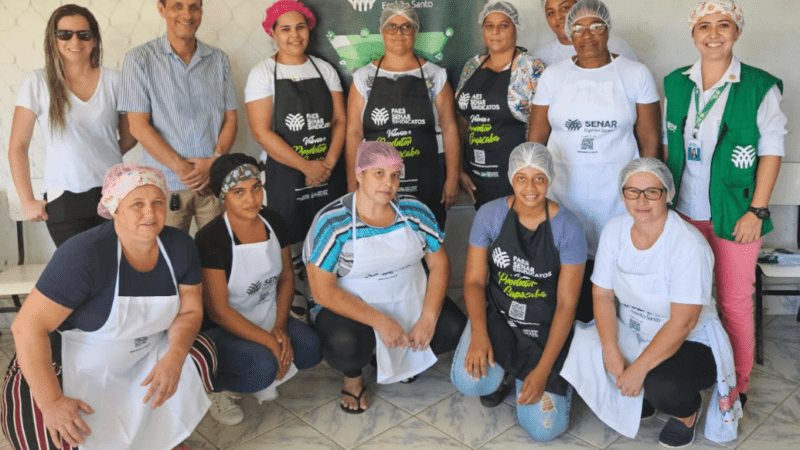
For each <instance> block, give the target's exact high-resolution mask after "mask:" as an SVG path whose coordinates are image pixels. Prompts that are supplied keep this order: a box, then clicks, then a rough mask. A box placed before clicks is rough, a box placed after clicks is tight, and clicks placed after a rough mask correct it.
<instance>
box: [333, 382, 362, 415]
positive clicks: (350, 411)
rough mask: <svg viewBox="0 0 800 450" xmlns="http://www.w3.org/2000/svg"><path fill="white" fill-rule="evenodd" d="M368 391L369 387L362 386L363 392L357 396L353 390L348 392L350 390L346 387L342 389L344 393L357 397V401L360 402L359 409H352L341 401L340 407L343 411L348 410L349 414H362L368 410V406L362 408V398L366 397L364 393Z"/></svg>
mask: <svg viewBox="0 0 800 450" xmlns="http://www.w3.org/2000/svg"><path fill="white" fill-rule="evenodd" d="M366 392H367V387H366V386H362V387H361V392H359V394H358V396H356V395H355V394H353V393H352V392H348V391H345V390H344V389H342V395H347V396H350V397H353V398H354V399H356V402H357V403H358V409H350V408H348V407H347V406H344V405H343V404H341V403H339V407H340V408H342V411H344V412H346V413H347V414H361V413H363V412H364V411H366V410H367V408H362V407H361V398H362V397H364V394H365V393H366Z"/></svg>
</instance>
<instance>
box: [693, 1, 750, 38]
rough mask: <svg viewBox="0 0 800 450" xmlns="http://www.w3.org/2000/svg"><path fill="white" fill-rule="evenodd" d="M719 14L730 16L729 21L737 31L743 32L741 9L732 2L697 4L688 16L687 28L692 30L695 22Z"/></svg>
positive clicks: (704, 2) (703, 2)
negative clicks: (734, 25)
mask: <svg viewBox="0 0 800 450" xmlns="http://www.w3.org/2000/svg"><path fill="white" fill-rule="evenodd" d="M719 12H721V13H722V14H727V15H729V16H731V19H732V20H733V21H734V22H735V23H736V26H738V27H739V31H743V30H744V13H743V11H742V7H741V6H739V5H737V4H736V3H735V2H733V0H704V1H701V2H699V3H698V4H697V6H695V7H694V9H693V10H692V14H691V15H689V28H691V29H694V26H695V25H697V22H699V21H700V19H702V18H703V17H705V16H707V15H709V14H716V13H719Z"/></svg>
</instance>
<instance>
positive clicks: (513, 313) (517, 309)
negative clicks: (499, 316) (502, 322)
mask: <svg viewBox="0 0 800 450" xmlns="http://www.w3.org/2000/svg"><path fill="white" fill-rule="evenodd" d="M527 309H528V306H527V305H524V304H522V303H517V302H515V301H513V300H512V301H511V307H510V308H508V317H511V318H512V319H517V320H525V311H527Z"/></svg>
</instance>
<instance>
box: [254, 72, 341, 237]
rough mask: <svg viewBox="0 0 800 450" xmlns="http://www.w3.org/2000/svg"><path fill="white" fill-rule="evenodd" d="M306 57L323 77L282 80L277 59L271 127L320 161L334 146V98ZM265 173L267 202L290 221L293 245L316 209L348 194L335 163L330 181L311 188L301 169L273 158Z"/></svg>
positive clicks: (299, 150) (304, 154)
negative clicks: (332, 121) (332, 126)
mask: <svg viewBox="0 0 800 450" xmlns="http://www.w3.org/2000/svg"><path fill="white" fill-rule="evenodd" d="M308 60H309V61H311V64H312V65H313V66H314V69H315V70H316V71H317V73H318V74H319V78H311V79H308V80H301V81H292V80H289V79H282V80H279V79H278V73H277V72H278V63H277V61H276V62H275V70H274V71H273V79H274V80H275V101H274V106H273V114H272V129H273V130H274V131H275V133H277V134H278V135H279V136H280V137H281V138H283V140H284V141H286V143H287V144H289V146H291V147H292V148H294V150H295V151H296V152H297V153H298V154H299V155H300V156H302V157H303V158H305V159H307V160H309V161H321V160H323V159H325V156H326V155H327V154H328V150H329V147H330V144H331V135H332V131H331V120H332V119H333V98H332V97H331V92H330V90H329V89H328V85H327V83H325V79H324V78H322V73H321V72H320V71H319V69H318V68H317V65H316V64H314V60H313V59H311V58H310V57H309V58H308ZM278 118H281V119H282V120H278ZM265 176H266V189H267V204H268V205H269V207H270V208H272V209H274V210H276V211H278V212H279V213H280V214H281V216H283V218H284V219H286V223H290V224H292V226H291V227H290V228H289V238H290V242H291V243H296V242H300V241H302V240H303V239H305V237H306V233H307V232H308V229H309V227H311V222H312V221H313V220H314V216H315V215H316V214H317V211H319V210H320V209H321V208H322V207H323V206H325V205H327V204H328V203H330V202H331V201H333V200H334V199H337V198H339V197H340V196H342V195H343V194H344V193H345V184H344V183H345V177H344V167H343V166H342V164H336V167H335V168H334V169H333V173H331V177H330V179H329V180H328V182H327V183H323V184H320V185H319V186H315V187H313V188H312V187H308V186H306V176H305V175H303V172H300V171H299V170H296V169H293V168H291V167H289V166H286V165H283V164H281V163H279V162H278V161H276V160H275V159H274V158H267V163H266V174H265Z"/></svg>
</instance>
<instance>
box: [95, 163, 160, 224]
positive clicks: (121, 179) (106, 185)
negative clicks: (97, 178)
mask: <svg viewBox="0 0 800 450" xmlns="http://www.w3.org/2000/svg"><path fill="white" fill-rule="evenodd" d="M147 185H153V186H155V187H157V188H159V189H161V191H163V192H164V197H169V188H168V187H167V180H166V178H164V174H163V173H162V172H161V171H160V170H158V169H155V168H153V167H146V166H139V165H136V164H131V163H122V164H117V165H115V166H113V167H112V168H110V169H108V172H106V176H105V180H103V198H101V199H100V203H99V204H98V205H97V214H99V215H100V216H101V217H105V218H106V219H112V218H113V216H114V213H115V212H116V211H117V208H118V207H119V204H120V202H121V201H122V199H124V198H125V197H127V195H128V194H130V193H131V191H133V190H134V189H136V188H138V187H142V186H147Z"/></svg>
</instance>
